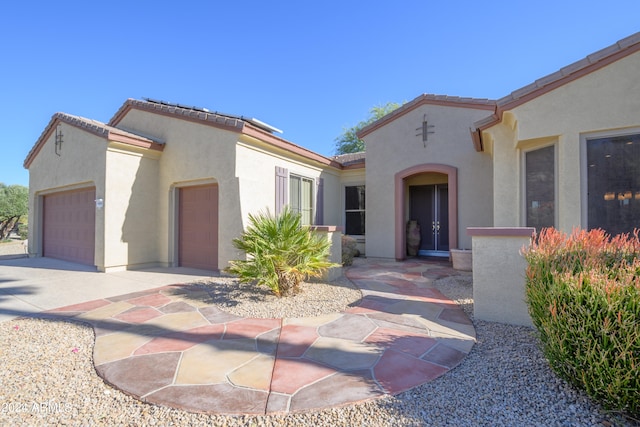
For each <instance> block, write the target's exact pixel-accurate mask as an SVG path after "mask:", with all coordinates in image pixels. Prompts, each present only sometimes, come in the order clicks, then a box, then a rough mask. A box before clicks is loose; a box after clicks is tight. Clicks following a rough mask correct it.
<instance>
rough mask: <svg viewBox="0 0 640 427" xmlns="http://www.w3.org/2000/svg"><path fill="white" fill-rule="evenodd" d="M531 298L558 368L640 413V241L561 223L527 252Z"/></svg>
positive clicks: (606, 399) (610, 403)
mask: <svg viewBox="0 0 640 427" xmlns="http://www.w3.org/2000/svg"><path fill="white" fill-rule="evenodd" d="M523 254H524V256H525V258H526V259H527V262H528V267H527V277H526V298H527V303H528V307H529V313H530V314H531V318H532V321H533V323H534V325H535V326H536V328H537V330H538V333H539V336H540V341H541V344H542V350H543V352H544V354H545V356H546V357H547V359H548V360H549V363H550V365H551V367H552V369H553V370H554V371H555V372H556V373H557V374H558V375H559V376H560V377H562V378H564V379H565V380H567V381H568V382H570V383H572V384H573V385H575V386H577V387H579V388H582V389H584V390H585V391H586V392H587V394H589V395H590V396H591V397H592V398H594V399H595V400H597V401H599V402H601V403H602V404H603V406H605V407H606V408H608V409H611V410H617V411H621V412H624V413H626V414H627V415H631V416H632V417H634V418H638V417H640V241H639V239H638V232H637V231H636V232H635V233H634V234H633V235H628V234H622V235H618V236H615V237H611V236H609V235H607V234H606V233H605V232H604V231H602V230H599V229H598V230H590V231H585V230H574V231H573V233H572V234H571V235H569V236H567V235H566V234H564V233H561V232H559V231H557V230H555V229H544V230H542V231H541V232H540V233H539V234H537V235H535V236H534V238H533V241H532V244H531V246H530V247H529V248H527V249H525V250H524V251H523Z"/></svg>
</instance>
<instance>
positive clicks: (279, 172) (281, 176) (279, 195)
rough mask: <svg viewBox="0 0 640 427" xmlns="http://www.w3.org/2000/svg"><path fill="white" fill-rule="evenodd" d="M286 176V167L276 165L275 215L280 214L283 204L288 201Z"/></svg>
mask: <svg viewBox="0 0 640 427" xmlns="http://www.w3.org/2000/svg"><path fill="white" fill-rule="evenodd" d="M288 178H289V171H288V170H287V169H286V168H281V167H279V166H276V215H280V214H281V213H282V209H283V208H284V206H285V205H286V204H287V203H289V197H288V196H289V194H288V189H287V179H288Z"/></svg>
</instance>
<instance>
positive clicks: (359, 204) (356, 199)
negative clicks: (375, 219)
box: [345, 185, 364, 210]
mask: <svg viewBox="0 0 640 427" xmlns="http://www.w3.org/2000/svg"><path fill="white" fill-rule="evenodd" d="M345 209H346V210H360V209H364V185H356V186H352V187H346V188H345Z"/></svg>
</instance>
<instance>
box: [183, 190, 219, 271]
mask: <svg viewBox="0 0 640 427" xmlns="http://www.w3.org/2000/svg"><path fill="white" fill-rule="evenodd" d="M179 191H180V193H179V197H178V199H179V213H178V218H179V226H178V262H179V265H180V266H183V267H192V268H200V269H204V270H217V269H218V186H217V185H216V184H211V185H198V186H194V187H184V188H181V189H180V190H179Z"/></svg>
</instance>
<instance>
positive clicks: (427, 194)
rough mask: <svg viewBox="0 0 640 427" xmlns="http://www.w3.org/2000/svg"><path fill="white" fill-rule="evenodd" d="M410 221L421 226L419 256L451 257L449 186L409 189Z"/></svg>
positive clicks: (414, 186)
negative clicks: (414, 221)
mask: <svg viewBox="0 0 640 427" xmlns="http://www.w3.org/2000/svg"><path fill="white" fill-rule="evenodd" d="M409 219H410V220H416V221H418V224H419V225H420V249H419V251H418V255H423V256H449V191H448V186H447V184H430V185H412V186H410V187H409Z"/></svg>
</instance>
